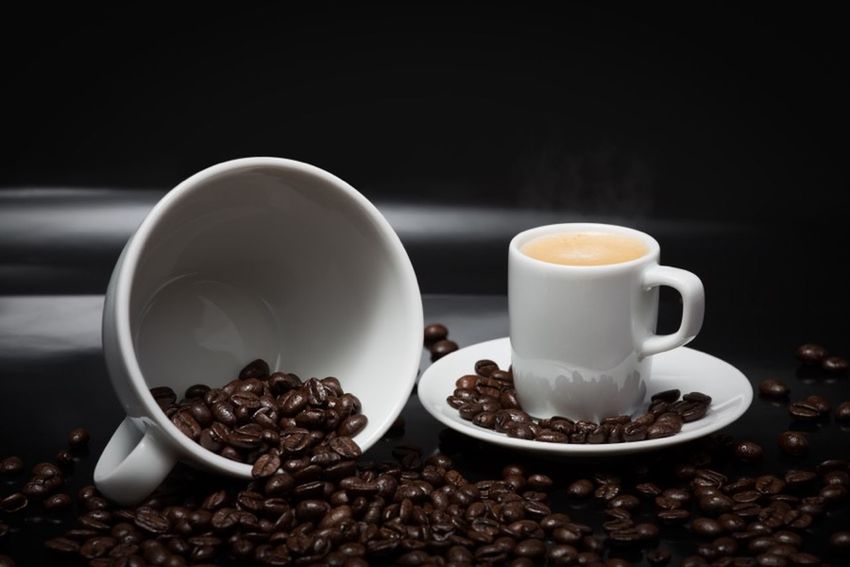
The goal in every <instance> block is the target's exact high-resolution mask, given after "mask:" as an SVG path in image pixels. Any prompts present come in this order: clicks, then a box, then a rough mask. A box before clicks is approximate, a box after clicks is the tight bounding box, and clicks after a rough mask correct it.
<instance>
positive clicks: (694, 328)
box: [638, 265, 705, 358]
mask: <svg viewBox="0 0 850 567" xmlns="http://www.w3.org/2000/svg"><path fill="white" fill-rule="evenodd" d="M642 283H643V286H644V288H645V289H646V290H650V289H652V288H653V287H657V286H660V285H666V286H669V287H672V288H673V289H675V290H676V291H678V292H679V293H680V294H681V296H682V324H681V325H679V330H677V331H676V332H675V333H672V334H670V335H652V336H651V337H649V338H647V339H645V340H644V341H643V342H642V343H641V345H640V346H639V347H638V356H639V357H640V358H645V357H647V356H650V355H653V354H658V353H659V352H664V351H666V350H671V349H674V348H676V347H680V346H682V345H684V344H687V343H689V342H690V341H691V340H692V339H693V338H694V337H695V336H697V333H699V330H700V328H701V327H702V318H703V314H704V312H705V290H704V289H703V287H702V282H701V281H700V279H699V278H698V277H696V276H695V275H694V274H692V273H691V272H688V271H687V270H682V269H679V268H671V267H670V266H658V265H654V266H650V267H649V268H647V269H646V270H644V272H643V277H642Z"/></svg>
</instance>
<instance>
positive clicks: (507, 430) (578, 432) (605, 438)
mask: <svg viewBox="0 0 850 567" xmlns="http://www.w3.org/2000/svg"><path fill="white" fill-rule="evenodd" d="M680 394H681V392H679V390H667V391H664V392H659V393H657V394H655V395H653V396H652V398H651V399H650V403H649V407H648V408H647V411H646V412H645V413H644V414H642V415H640V416H639V417H636V418H635V419H632V418H631V417H630V416H628V415H618V416H612V417H606V418H605V419H603V420H602V421H601V422H600V423H596V422H593V421H585V420H579V421H573V420H572V419H570V418H568V417H560V416H556V417H551V418H548V419H535V418H532V417H531V416H530V415H528V413H526V412H524V411H523V410H522V408H521V407H520V403H519V400H518V399H517V394H516V390H515V389H514V383H513V374H512V373H511V371H510V370H502V369H500V368H499V365H498V364H496V363H495V362H493V361H492V360H487V359H484V360H479V361H478V362H476V363H475V374H466V375H464V376H461V377H460V378H458V379H457V381H456V382H455V390H454V392H453V393H452V395H450V396H449V397H448V398H446V401H447V402H448V404H449V405H450V406H452V407H453V408H455V409H456V410H457V411H458V415H460V417H461V418H463V419H465V420H468V421H471V422H472V423H474V424H475V425H478V426H479V427H483V428H485V429H492V430H494V431H497V432H499V433H504V434H506V435H507V436H508V437H514V438H517V439H531V440H534V441H544V442H547V443H579V444H581V443H589V444H601V443H628V442H632V441H644V440H646V439H660V438H662V437H670V436H671V435H675V434H676V433H678V432H679V431H681V430H682V425H683V424H685V423H689V422H692V421H696V420H698V419H701V418H703V417H704V416H705V414H706V412H707V411H708V408H709V406H710V404H711V397H710V396H707V395H705V394H703V393H701V392H691V393H689V394H685V395H684V396H682V397H681V399H680Z"/></svg>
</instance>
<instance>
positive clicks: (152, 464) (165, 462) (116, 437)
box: [94, 417, 177, 505]
mask: <svg viewBox="0 0 850 567" xmlns="http://www.w3.org/2000/svg"><path fill="white" fill-rule="evenodd" d="M176 462H177V455H176V453H175V452H174V450H173V449H172V448H171V447H169V446H168V444H167V443H166V442H165V441H163V440H162V439H161V438H160V437H159V436H158V435H157V433H156V426H148V425H145V424H144V423H143V422H141V421H140V420H138V419H134V418H131V417H126V418H124V421H122V422H121V425H119V426H118V429H116V430H115V433H113V434H112V438H111V439H110V440H109V443H107V445H106V448H105V449H104V450H103V453H102V454H101V455H100V459H98V461H97V466H96V467H95V469H94V484H95V486H97V489H98V490H99V491H100V492H101V494H103V495H104V496H106V497H107V498H109V499H110V500H113V501H115V502H117V503H119V504H123V505H127V504H135V503H137V502H140V501H141V500H143V499H144V498H145V497H147V496H148V495H149V494H150V493H151V492H153V491H154V490H155V489H156V487H157V486H159V485H160V483H161V482H162V481H163V480H165V477H166V476H168V473H169V472H171V469H172V468H174V464H175V463H176Z"/></svg>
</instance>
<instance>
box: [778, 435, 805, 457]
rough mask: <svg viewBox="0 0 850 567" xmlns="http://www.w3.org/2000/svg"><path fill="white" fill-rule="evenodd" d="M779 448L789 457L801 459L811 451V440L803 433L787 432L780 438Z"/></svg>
mask: <svg viewBox="0 0 850 567" xmlns="http://www.w3.org/2000/svg"><path fill="white" fill-rule="evenodd" d="M779 448H780V449H782V451H784V452H785V453H786V454H788V455H791V456H794V457H799V456H802V455H805V454H806V453H807V452H808V451H809V440H808V439H807V438H806V434H805V433H803V432H801V431H785V432H783V433H782V434H781V435H780V436H779Z"/></svg>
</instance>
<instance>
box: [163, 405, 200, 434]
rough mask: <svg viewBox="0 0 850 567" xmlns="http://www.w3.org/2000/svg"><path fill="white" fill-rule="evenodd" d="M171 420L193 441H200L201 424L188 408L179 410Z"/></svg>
mask: <svg viewBox="0 0 850 567" xmlns="http://www.w3.org/2000/svg"><path fill="white" fill-rule="evenodd" d="M204 407H206V406H204ZM171 422H172V423H173V424H174V425H176V426H177V429H179V430H180V433H182V434H183V435H185V436H186V437H188V438H190V439H191V440H192V441H198V440H199V439H200V436H201V425H200V424H199V423H198V422H197V420H196V419H195V418H194V417H192V414H191V413H190V412H189V411H188V410H181V411H178V412H177V413H176V414H174V415H173V416H172V417H171Z"/></svg>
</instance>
